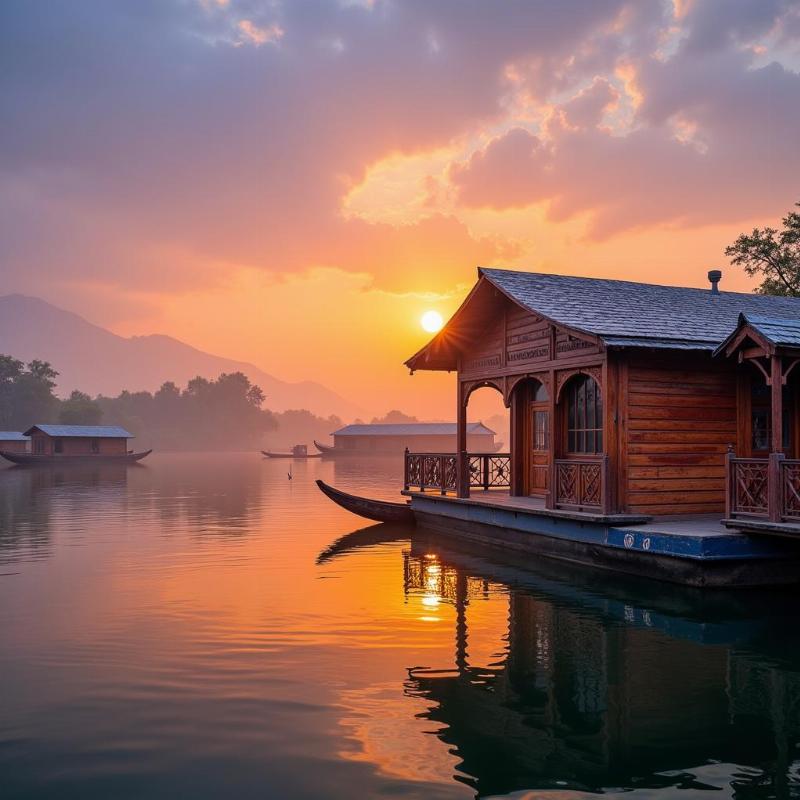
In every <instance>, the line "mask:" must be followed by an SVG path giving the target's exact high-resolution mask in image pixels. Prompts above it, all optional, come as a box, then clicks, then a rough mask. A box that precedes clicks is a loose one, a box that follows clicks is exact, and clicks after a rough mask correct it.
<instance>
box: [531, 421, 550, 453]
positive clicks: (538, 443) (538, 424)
mask: <svg viewBox="0 0 800 800" xmlns="http://www.w3.org/2000/svg"><path fill="white" fill-rule="evenodd" d="M549 421H550V413H549V412H548V411H534V412H533V449H534V450H535V451H537V452H542V451H544V452H546V451H547V450H549V449H550V425H549Z"/></svg>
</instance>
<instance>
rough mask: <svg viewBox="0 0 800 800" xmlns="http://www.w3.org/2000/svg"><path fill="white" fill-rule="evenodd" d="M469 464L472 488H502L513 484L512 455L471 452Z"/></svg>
mask: <svg viewBox="0 0 800 800" xmlns="http://www.w3.org/2000/svg"><path fill="white" fill-rule="evenodd" d="M467 463H468V464H469V485H470V488H472V489H502V488H505V487H508V486H511V456H510V455H499V454H495V455H490V454H488V453H483V454H480V455H477V454H471V455H468V456H467Z"/></svg>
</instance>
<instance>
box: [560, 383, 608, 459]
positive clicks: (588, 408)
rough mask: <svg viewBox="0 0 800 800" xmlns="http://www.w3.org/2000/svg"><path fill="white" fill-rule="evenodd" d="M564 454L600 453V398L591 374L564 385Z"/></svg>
mask: <svg viewBox="0 0 800 800" xmlns="http://www.w3.org/2000/svg"><path fill="white" fill-rule="evenodd" d="M566 403H567V452H568V453H602V452H603V399H602V397H601V396H600V387H599V386H598V385H597V382H596V381H595V380H594V378H592V377H591V376H590V375H579V376H578V377H577V378H574V379H573V380H572V381H570V383H569V384H568V385H567V399H566Z"/></svg>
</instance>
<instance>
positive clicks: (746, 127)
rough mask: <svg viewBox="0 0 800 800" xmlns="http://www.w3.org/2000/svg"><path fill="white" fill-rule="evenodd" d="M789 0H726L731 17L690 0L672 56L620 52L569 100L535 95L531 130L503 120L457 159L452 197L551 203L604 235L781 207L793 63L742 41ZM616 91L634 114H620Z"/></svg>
mask: <svg viewBox="0 0 800 800" xmlns="http://www.w3.org/2000/svg"><path fill="white" fill-rule="evenodd" d="M786 5H787V4H785V3H778V2H775V3H764V4H763V5H760V4H753V3H750V4H747V3H733V4H732V6H734V8H732V9H731V12H732V14H731V16H730V18H727V17H726V13H725V12H726V10H727V9H728V8H729V6H728V4H722V5H719V4H714V3H709V4H706V3H698V4H696V5H692V6H690V7H689V9H688V10H687V12H686V15H685V17H684V19H685V26H686V27H685V29H684V30H683V32H682V36H683V37H684V42H685V43H684V45H682V46H679V47H678V48H677V50H676V51H675V52H674V53H673V55H671V56H670V57H667V58H664V57H663V54H662V53H656V52H648V51H646V52H644V53H639V54H634V55H632V54H630V53H626V54H625V60H624V62H621V64H620V66H622V67H624V72H623V71H622V70H621V69H619V68H618V69H616V70H615V72H613V73H612V72H609V74H608V75H606V76H597V77H595V78H594V80H593V82H592V83H591V85H589V86H588V87H585V88H583V89H582V90H580V91H579V92H578V93H577V94H576V95H573V96H572V97H571V98H569V99H562V100H561V101H557V102H553V98H552V97H542V98H540V102H541V103H542V105H543V106H544V105H546V104H547V103H548V102H549V103H551V105H550V107H549V112H548V114H547V116H546V117H545V118H544V119H543V120H542V121H541V124H540V125H539V126H538V127H537V128H536V132H532V131H531V130H525V129H520V128H518V127H515V128H511V129H510V130H508V131H505V132H503V133H502V134H500V135H499V136H496V137H495V138H493V139H492V140H491V141H489V142H488V143H487V144H486V145H484V146H483V147H481V148H479V149H478V150H476V151H475V152H473V153H472V154H471V155H470V156H469V157H468V158H467V159H466V160H464V161H462V162H460V163H455V164H454V165H453V167H452V169H451V171H450V176H451V180H452V183H453V186H454V188H455V189H456V191H457V192H458V196H459V199H460V202H461V203H462V204H463V205H464V206H465V207H471V208H486V207H489V208H494V209H500V210H502V209H507V208H516V207H520V206H525V205H526V204H530V205H533V204H538V203H542V202H546V203H547V204H548V208H549V216H550V219H551V220H553V221H556V222H558V221H563V220H567V219H571V218H572V217H574V216H576V215H581V214H583V215H588V216H589V218H590V219H591V223H590V229H589V232H590V235H592V236H594V237H598V238H603V237H607V236H611V235H616V234H619V233H620V232H623V231H626V230H631V229H635V228H640V227H642V226H658V225H664V224H681V225H683V226H693V225H707V224H712V223H718V222H723V221H736V220H745V219H750V218H753V217H756V216H759V215H766V214H771V215H777V214H780V213H781V212H782V211H783V210H785V208H787V207H789V206H790V205H791V203H792V202H793V201H794V199H795V198H796V194H797V191H798V185H799V183H798V182H799V181H800V151H798V148H797V146H796V137H797V131H798V130H800V74H798V73H797V72H795V71H792V70H791V69H788V68H787V67H785V66H784V65H782V64H780V63H778V62H776V61H771V62H768V63H766V64H764V65H763V66H759V65H757V64H756V63H755V54H754V52H753V50H752V49H750V48H747V47H744V46H743V44H744V43H746V42H752V41H754V40H755V38H757V37H758V36H761V35H764V34H765V33H767V32H772V33H773V34H774V33H775V31H776V26H779V25H780V24H781V20H782V19H783V17H782V13H783V10H784V8H785V7H786ZM701 6H702V11H700V10H699V7H701ZM714 14H716V17H715V16H714ZM723 17H725V20H723V19H722V18H723ZM712 18H715V19H718V21H719V23H720V28H719V30H718V29H716V28H715V29H714V30H715V31H716V33H712V31H711V30H710V28H713V27H714V26H713V25H711V22H710V19H712ZM726 26H727V27H726ZM720 30H721V31H722V34H721V38H718V36H717V33H719V32H720ZM700 41H702V42H704V43H705V47H703V48H698V47H697V46H696V45H697V42H700ZM620 74H625V75H626V76H627V82H628V84H629V86H630V84H633V85H635V87H636V96H635V97H632V96H630V94H629V92H630V89H629V86H628V87H626V86H625V85H624V84H620V83H619V76H620ZM626 93H627V94H628V97H627V98H626ZM622 103H627V104H628V105H629V107H630V109H631V113H632V116H631V118H630V119H627V120H617V121H615V120H614V119H613V116H614V115H613V112H614V109H615V107H619V106H620V104H622ZM606 116H610V119H609V124H604V122H603V120H604V119H605V118H606Z"/></svg>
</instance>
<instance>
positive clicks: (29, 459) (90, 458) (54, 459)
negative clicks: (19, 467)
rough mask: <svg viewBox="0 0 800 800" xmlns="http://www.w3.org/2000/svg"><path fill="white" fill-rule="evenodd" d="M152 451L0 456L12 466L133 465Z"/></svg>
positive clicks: (0, 454) (4, 454)
mask: <svg viewBox="0 0 800 800" xmlns="http://www.w3.org/2000/svg"><path fill="white" fill-rule="evenodd" d="M152 452H153V451H152V450H144V451H142V452H141V453H122V454H120V455H105V454H99V453H87V454H86V455H72V456H71V455H58V456H57V455H50V454H46V455H38V454H36V453H10V452H8V451H7V450H0V456H2V457H3V458H5V459H6V460H7V461H12V462H13V463H14V464H23V465H25V466H32V465H47V466H56V465H67V464H84V465H85V464H134V463H135V462H137V461H141V460H142V459H143V458H144V457H145V456H149V455H150V453H152Z"/></svg>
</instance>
